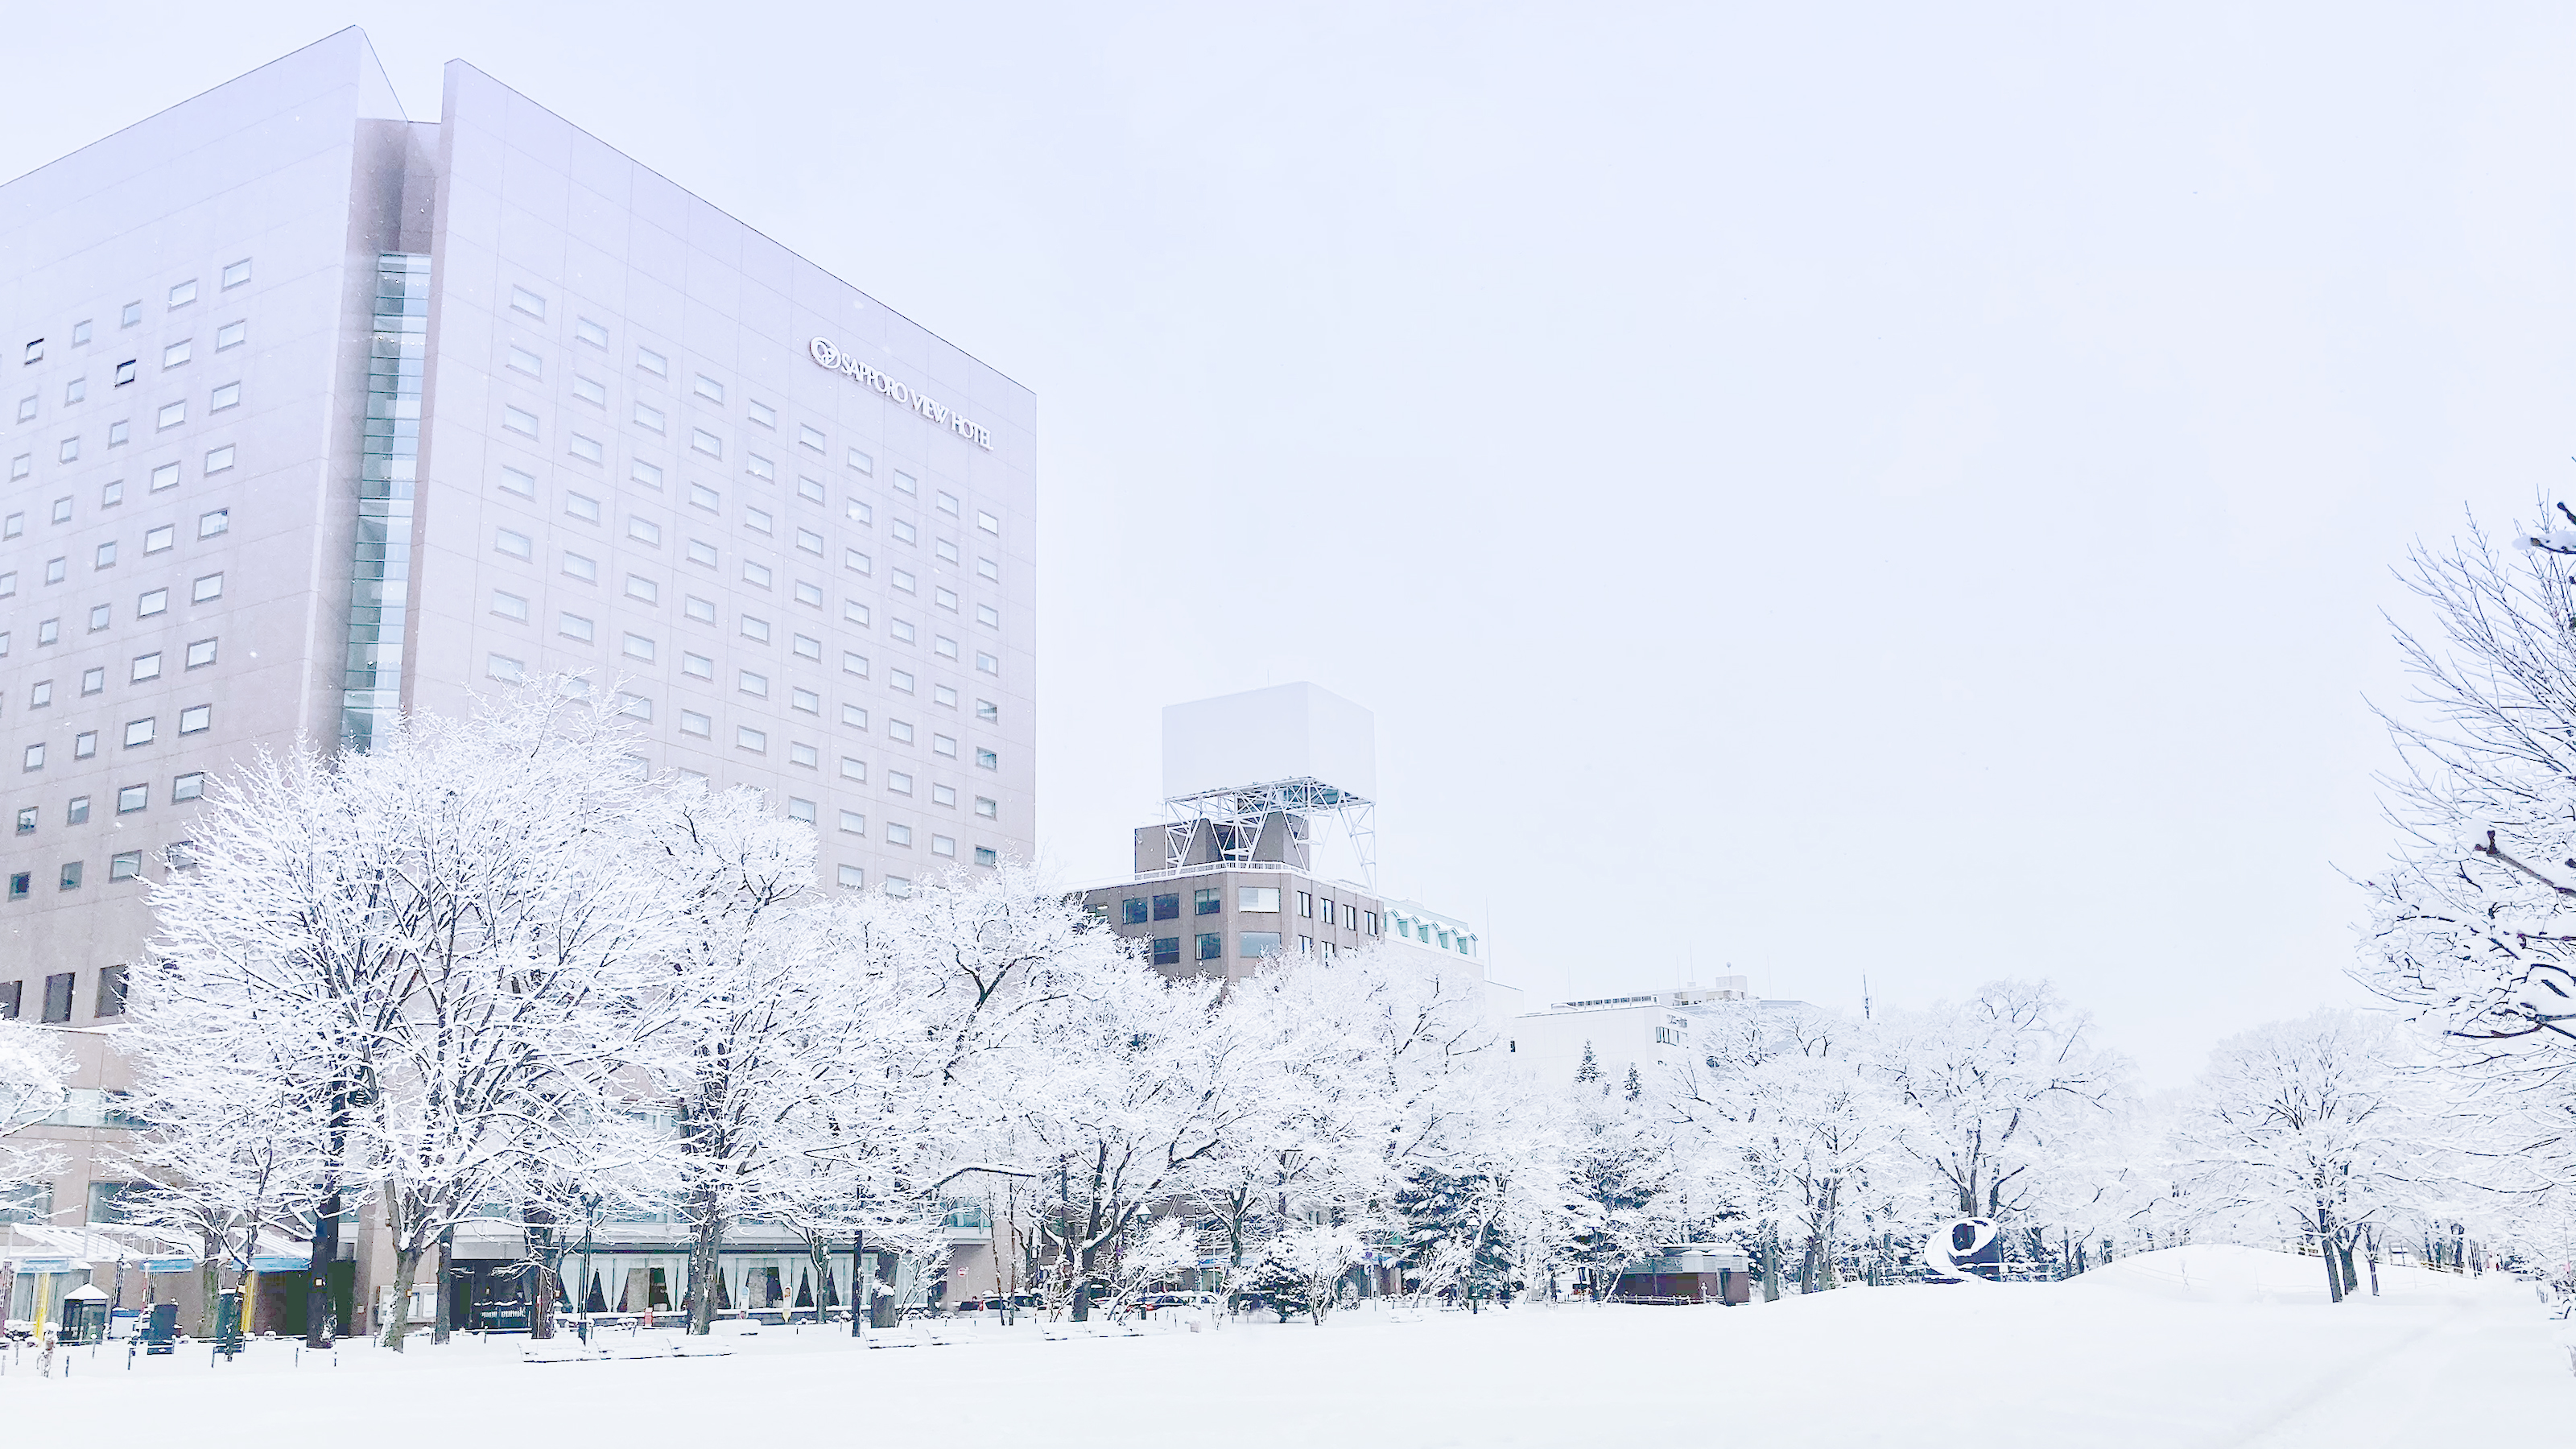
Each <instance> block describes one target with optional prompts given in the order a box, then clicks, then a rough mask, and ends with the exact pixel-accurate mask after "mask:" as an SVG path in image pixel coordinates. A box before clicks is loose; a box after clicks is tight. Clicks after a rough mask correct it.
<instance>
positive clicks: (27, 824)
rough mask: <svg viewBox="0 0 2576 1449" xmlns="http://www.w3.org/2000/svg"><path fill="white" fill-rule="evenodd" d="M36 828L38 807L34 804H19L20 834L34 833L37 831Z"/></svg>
mask: <svg viewBox="0 0 2576 1449" xmlns="http://www.w3.org/2000/svg"><path fill="white" fill-rule="evenodd" d="M35 830H36V807H35V806H33V805H21V806H19V807H18V833H19V834H20V835H32V834H34V833H35Z"/></svg>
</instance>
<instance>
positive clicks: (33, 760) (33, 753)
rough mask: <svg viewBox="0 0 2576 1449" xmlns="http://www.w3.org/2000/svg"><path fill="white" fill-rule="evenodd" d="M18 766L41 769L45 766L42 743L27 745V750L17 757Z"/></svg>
mask: <svg viewBox="0 0 2576 1449" xmlns="http://www.w3.org/2000/svg"><path fill="white" fill-rule="evenodd" d="M18 768H20V769H22V770H41V769H43V768H45V747H44V746H43V745H29V746H27V752H26V753H25V754H24V755H21V756H20V757H19V762H18Z"/></svg>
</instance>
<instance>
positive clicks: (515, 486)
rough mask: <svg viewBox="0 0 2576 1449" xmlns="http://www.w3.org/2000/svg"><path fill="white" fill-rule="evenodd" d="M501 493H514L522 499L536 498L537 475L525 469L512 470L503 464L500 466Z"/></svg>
mask: <svg viewBox="0 0 2576 1449" xmlns="http://www.w3.org/2000/svg"><path fill="white" fill-rule="evenodd" d="M501 491H502V492H504V493H516V494H518V495H519V496H520V497H522V498H534V497H536V496H537V475H536V474H534V473H531V472H529V471H528V470H527V469H525V468H513V467H511V466H510V465H509V464H507V463H504V464H502V465H501Z"/></svg>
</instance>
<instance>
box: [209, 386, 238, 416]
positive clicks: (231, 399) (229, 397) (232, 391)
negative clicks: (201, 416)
mask: <svg viewBox="0 0 2576 1449" xmlns="http://www.w3.org/2000/svg"><path fill="white" fill-rule="evenodd" d="M240 404H241V384H240V383H237V382H228V383H225V384H223V385H222V386H221V387H218V388H216V389H215V390H214V391H213V392H212V393H210V394H208V395H207V397H206V411H208V412H213V413H219V412H222V411H223V410H224V409H226V408H229V407H238V406H240Z"/></svg>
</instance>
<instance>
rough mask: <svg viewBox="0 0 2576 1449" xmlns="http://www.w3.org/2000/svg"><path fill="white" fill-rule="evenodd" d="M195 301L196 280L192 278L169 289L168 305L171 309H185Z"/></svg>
mask: <svg viewBox="0 0 2576 1449" xmlns="http://www.w3.org/2000/svg"><path fill="white" fill-rule="evenodd" d="M195 300H197V279H196V278H194V277H190V278H189V279H188V280H186V281H184V282H181V283H180V284H179V285H177V286H175V287H172V288H171V289H170V305H171V306H173V307H185V306H187V305H188V304H189V303H191V302H193V301H195Z"/></svg>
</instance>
